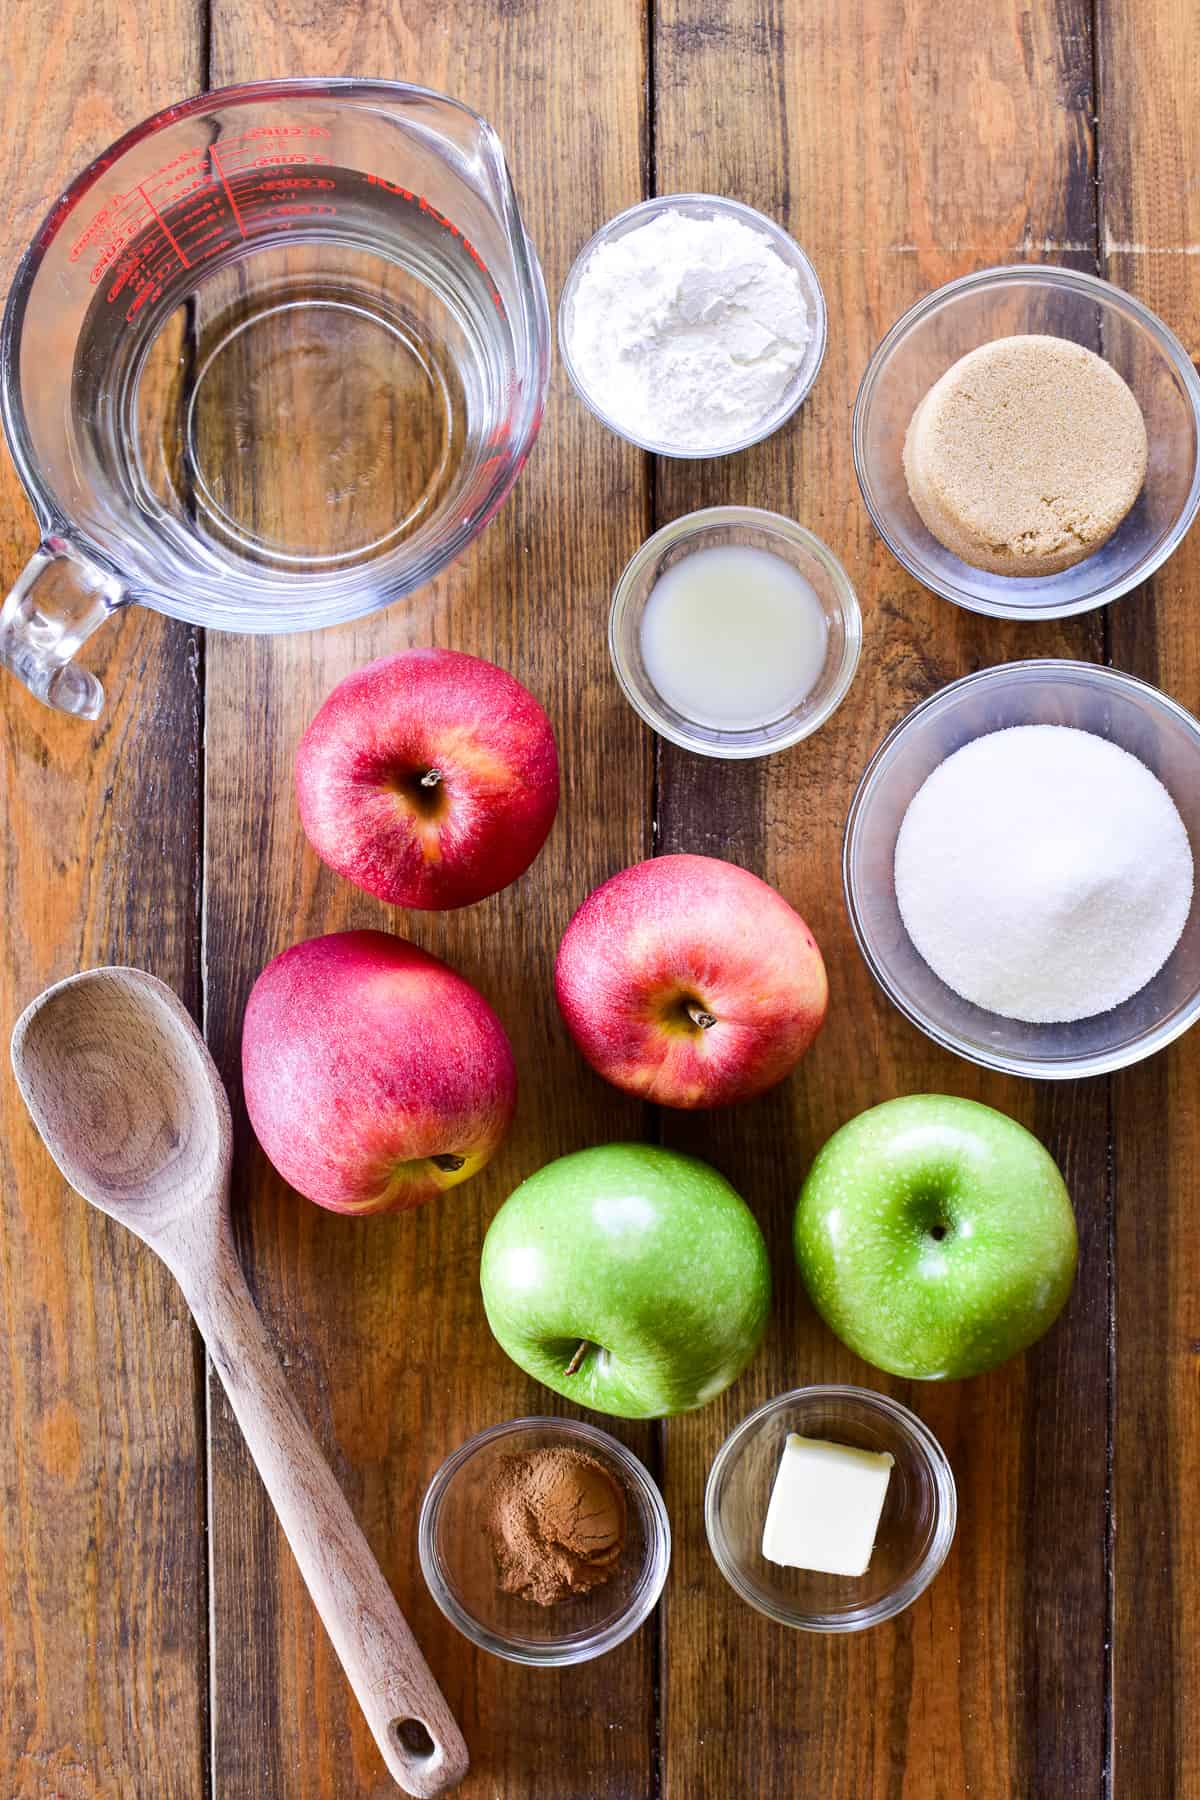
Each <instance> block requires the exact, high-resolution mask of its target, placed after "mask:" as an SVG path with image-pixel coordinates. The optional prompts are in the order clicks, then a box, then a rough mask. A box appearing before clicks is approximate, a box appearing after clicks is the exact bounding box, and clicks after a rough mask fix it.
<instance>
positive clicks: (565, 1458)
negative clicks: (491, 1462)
mask: <svg viewBox="0 0 1200 1800" xmlns="http://www.w3.org/2000/svg"><path fill="white" fill-rule="evenodd" d="M487 1528H488V1532H489V1534H490V1536H491V1539H492V1545H493V1548H494V1550H495V1553H496V1562H497V1565H498V1568H499V1574H500V1586H501V1588H502V1589H503V1590H504V1592H505V1593H507V1594H523V1595H524V1596H525V1597H526V1598H527V1599H530V1600H533V1601H536V1602H537V1604H538V1605H539V1606H553V1605H555V1604H556V1603H557V1602H558V1601H560V1600H567V1599H570V1598H571V1597H572V1596H573V1595H576V1594H586V1593H588V1592H589V1591H590V1590H591V1589H592V1588H594V1587H598V1586H599V1585H600V1583H601V1582H603V1581H607V1580H608V1579H609V1577H610V1576H611V1575H612V1573H613V1570H614V1568H615V1566H616V1564H617V1562H618V1560H619V1558H620V1555H621V1550H622V1548H623V1546H624V1542H625V1495H624V1493H623V1492H622V1490H621V1488H620V1486H619V1484H618V1483H617V1482H616V1481H615V1480H614V1479H613V1477H612V1476H611V1475H610V1474H609V1472H608V1470H607V1469H606V1468H605V1467H604V1465H603V1464H602V1463H601V1462H599V1461H598V1460H597V1458H596V1457H594V1456H590V1455H589V1454H588V1453H587V1452H586V1451H582V1450H576V1449H573V1448H571V1447H569V1446H566V1445H562V1446H554V1447H547V1448H545V1449H541V1450H534V1451H531V1452H530V1453H529V1454H528V1455H525V1456H506V1457H504V1458H503V1459H502V1460H501V1462H500V1463H499V1465H498V1467H497V1470H496V1476H495V1480H494V1482H493V1485H492V1491H491V1494H490V1496H489V1507H488V1516H487Z"/></svg>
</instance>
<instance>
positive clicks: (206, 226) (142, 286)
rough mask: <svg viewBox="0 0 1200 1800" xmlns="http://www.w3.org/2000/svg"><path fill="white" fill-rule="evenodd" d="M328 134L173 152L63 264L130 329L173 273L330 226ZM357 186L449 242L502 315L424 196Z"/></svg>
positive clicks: (284, 134)
mask: <svg viewBox="0 0 1200 1800" xmlns="http://www.w3.org/2000/svg"><path fill="white" fill-rule="evenodd" d="M330 135H331V134H330V132H329V131H328V130H326V128H325V127H324V126H320V125H287V124H278V125H258V126H252V127H250V128H249V129H248V130H246V131H243V132H233V133H228V134H225V133H223V134H222V137H221V141H220V148H219V149H218V147H217V146H216V145H212V144H197V145H195V146H193V147H192V148H190V149H187V150H183V151H180V152H179V154H178V155H176V156H174V157H172V158H171V159H170V160H169V161H168V162H165V163H163V164H162V165H161V166H160V167H159V168H157V169H155V170H154V171H153V172H152V173H150V174H148V175H146V176H144V177H143V178H142V179H141V180H140V181H139V182H137V183H136V185H135V186H134V187H132V188H131V189H130V190H129V191H128V192H127V193H119V192H118V193H114V194H110V195H109V196H108V197H107V198H106V199H105V201H104V203H103V205H102V206H101V207H100V209H99V210H98V211H97V212H96V213H95V214H94V215H93V217H92V218H91V219H90V220H89V222H88V223H87V224H86V225H85V226H84V227H83V229H82V230H81V232H80V233H79V236H78V237H77V238H76V239H75V241H74V243H73V244H72V245H71V248H70V250H69V252H68V255H69V257H70V260H71V261H72V262H81V261H82V262H85V263H87V262H90V265H91V266H90V269H89V279H90V281H91V283H92V285H93V286H94V287H98V286H99V285H100V284H101V283H104V284H105V299H106V301H107V302H108V304H109V305H116V304H118V303H122V304H124V307H125V318H126V320H127V321H129V322H132V321H133V320H134V319H135V318H136V316H137V314H138V313H139V312H140V311H141V310H142V308H143V307H144V306H145V305H147V303H148V302H150V301H152V300H156V299H158V298H159V297H160V296H161V295H162V293H163V292H164V290H165V288H166V285H167V283H168V282H169V280H170V278H171V276H172V274H173V273H174V272H177V271H178V270H179V269H183V270H187V271H191V270H193V269H195V268H196V267H198V266H199V265H201V264H203V263H206V262H208V261H210V260H211V259H212V258H213V257H217V256H221V255H222V254H224V253H226V252H228V250H229V249H230V248H231V247H232V246H233V245H234V244H235V243H237V242H239V241H241V242H247V241H249V240H250V239H251V238H252V237H254V236H256V235H263V236H266V235H268V234H270V235H272V236H274V235H276V234H282V233H285V232H289V231H293V230H296V229H299V228H302V227H303V225H304V223H305V221H306V220H308V219H313V218H330V217H336V216H337V213H338V210H339V208H338V206H337V204H336V202H335V200H334V198H333V196H335V195H336V193H337V189H338V183H337V180H336V178H335V177H334V175H333V174H332V171H331V165H330V161H329V155H328V152H327V151H325V150H324V149H323V148H322V147H321V140H323V139H328V138H329V137H330ZM361 179H362V180H364V181H366V182H367V183H369V184H370V185H371V186H372V187H374V188H377V189H381V190H382V191H383V192H384V193H387V194H393V195H395V196H396V197H397V199H399V200H402V201H403V202H405V203H406V204H410V205H413V206H415V207H417V208H418V209H419V210H420V211H421V213H423V214H424V215H425V216H426V217H427V218H429V219H431V220H432V221H433V222H434V223H435V224H436V225H438V226H439V227H440V228H441V229H442V230H444V231H446V232H447V233H449V235H450V236H451V237H453V238H454V240H455V242H456V243H457V244H459V245H460V246H461V248H462V249H463V251H464V252H465V253H466V255H467V256H469V257H470V259H471V261H472V262H473V263H474V264H475V266H476V268H477V269H478V270H479V271H480V272H481V274H482V275H483V277H484V280H485V281H486V283H487V287H488V292H489V295H490V297H491V300H492V304H493V305H494V306H495V307H496V309H497V311H498V312H500V313H502V314H503V313H504V311H505V306H504V301H503V299H502V298H501V295H500V291H499V289H498V288H497V287H496V284H495V282H494V281H493V279H492V275H491V271H490V270H489V269H488V266H487V264H486V262H485V261H484V259H483V257H482V256H481V255H480V253H479V251H478V250H477V249H476V248H475V246H474V244H473V243H472V242H471V240H470V239H469V238H468V237H467V236H466V234H465V233H464V232H463V231H462V230H460V228H459V227H458V226H457V225H456V224H455V223H454V221H453V219H450V218H448V217H447V216H446V214H445V213H443V212H441V211H439V209H438V208H437V207H436V206H434V205H433V203H432V202H431V201H430V200H428V199H426V197H425V196H424V195H423V194H419V193H416V192H414V191H413V190H412V189H410V188H405V187H401V186H399V185H397V184H396V183H394V182H391V181H388V180H385V178H384V177H383V176H382V175H374V174H370V173H368V172H366V171H363V172H362V174H361ZM154 226H157V227H158V233H161V237H160V236H159V235H158V233H154V232H153V231H152V230H151V228H152V227H154ZM148 233H150V235H149V237H147V234H148Z"/></svg>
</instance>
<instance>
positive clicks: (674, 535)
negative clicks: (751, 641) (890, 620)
mask: <svg viewBox="0 0 1200 1800" xmlns="http://www.w3.org/2000/svg"><path fill="white" fill-rule="evenodd" d="M725 544H744V545H748V546H750V548H752V549H757V550H769V551H771V552H772V554H773V555H775V556H781V557H782V558H783V559H784V561H785V562H788V563H790V564H791V566H792V567H793V568H794V569H797V570H798V571H799V572H800V574H801V575H803V576H804V578H805V580H806V581H807V582H808V583H809V584H810V585H811V587H812V588H813V590H814V592H815V593H816V595H817V598H818V600H819V601H820V602H821V606H822V608H823V610H824V613H825V621H826V625H827V627H828V639H827V643H826V648H825V663H824V666H823V668H822V670H821V673H820V675H819V676H818V678H817V680H816V682H815V684H814V685H813V687H812V688H810V689H809V691H808V693H807V694H806V695H805V696H804V698H803V700H802V701H801V702H800V704H799V705H798V706H795V707H793V708H792V709H791V711H789V712H786V713H783V714H782V715H781V716H780V717H779V718H777V719H772V720H770V721H769V722H768V723H767V724H765V725H757V726H754V727H752V728H750V729H748V730H745V731H740V730H739V731H734V730H719V729H717V728H716V727H714V726H711V725H704V724H701V723H699V722H698V721H697V720H695V719H689V718H687V717H686V716H685V715H684V714H683V713H681V712H678V711H677V710H676V708H675V707H673V706H672V705H671V704H670V702H669V701H668V700H666V699H665V698H664V697H663V696H662V695H661V694H660V693H659V692H658V690H657V688H656V687H655V686H654V683H653V682H652V681H651V679H650V676H649V673H648V672H647V669H646V665H645V662H644V660H643V658H642V615H643V613H644V612H645V610H646V603H647V601H648V600H649V598H650V595H651V593H652V592H653V589H654V585H655V583H656V582H657V581H658V580H659V579H660V577H661V576H663V575H665V574H666V572H667V570H668V569H670V568H673V567H674V566H675V564H676V563H678V562H681V561H682V560H683V558H684V557H685V556H691V555H692V554H693V553H694V552H695V551H697V550H711V549H713V548H714V547H715V546H716V545H725ZM731 604H736V597H735V596H734V597H731ZM861 648H862V614H861V613H860V612H859V608H858V599H857V597H856V595H855V592H854V589H853V587H852V586H851V585H850V578H849V576H848V575H847V574H846V571H845V569H843V567H842V565H841V563H840V562H839V561H838V559H837V557H836V556H835V555H834V554H833V552H832V550H829V549H827V548H826V546H825V545H824V544H823V543H822V542H821V540H820V538H819V537H815V536H814V535H813V533H812V532H811V531H808V530H806V529H805V527H804V526H803V525H797V524H796V523H795V522H794V520H792V519H785V518H783V517H782V515H781V514H779V513H773V512H763V511H762V510H760V508H758V507H755V506H708V507H704V508H703V509H702V510H701V511H699V512H693V513H687V514H686V515H685V516H684V517H683V518H682V519H675V520H674V521H673V522H672V523H671V524H670V525H664V526H663V528H662V530H661V531H656V532H655V533H654V536H653V537H650V538H647V539H646V542H645V543H644V544H643V545H642V546H641V548H640V550H637V551H635V553H634V555H633V556H632V557H631V558H630V560H629V562H628V563H627V564H626V566H625V571H624V573H623V574H622V576H621V579H620V581H618V583H617V586H616V590H615V592H614V594H613V601H612V610H611V612H610V613H609V618H608V651H609V655H610V656H611V657H612V665H613V668H614V669H615V670H616V675H617V680H618V681H619V682H620V684H621V687H622V689H623V690H624V693H625V698H626V699H627V700H628V701H629V704H630V705H631V706H632V707H633V709H634V711H635V712H636V713H639V714H640V715H641V717H642V718H643V719H644V720H645V721H646V724H647V725H649V726H650V727H651V728H652V730H654V731H657V732H658V733H659V734H660V735H661V736H662V737H665V738H669V739H670V740H671V742H672V743H673V744H679V745H680V746H681V747H682V748H683V749H684V750H693V751H695V753H696V754H697V755H698V756H717V757H724V758H726V759H729V760H741V759H744V758H746V757H753V756H770V755H771V754H773V752H775V751H776V750H786V749H787V748H788V747H789V745H791V744H798V743H799V742H800V740H801V738H806V737H808V736H809V735H810V734H811V733H812V732H814V731H816V730H817V728H818V727H819V726H821V725H823V724H824V723H825V721H826V719H828V718H829V716H830V714H831V713H833V712H835V711H836V709H837V708H838V707H839V706H840V705H841V703H842V701H843V700H844V699H845V697H846V693H847V691H848V689H849V687H850V683H851V682H852V681H853V679H854V671H855V669H856V668H857V666H858V655H859V651H860V650H861Z"/></svg>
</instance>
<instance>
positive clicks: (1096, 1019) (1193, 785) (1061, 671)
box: [842, 658, 1200, 1081]
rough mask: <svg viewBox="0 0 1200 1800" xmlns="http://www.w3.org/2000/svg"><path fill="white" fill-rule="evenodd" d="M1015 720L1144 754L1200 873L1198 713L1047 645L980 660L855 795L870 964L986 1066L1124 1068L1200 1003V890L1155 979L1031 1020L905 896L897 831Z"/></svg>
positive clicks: (1051, 1071) (862, 917)
mask: <svg viewBox="0 0 1200 1800" xmlns="http://www.w3.org/2000/svg"><path fill="white" fill-rule="evenodd" d="M1010 725H1072V726H1075V727H1076V728H1077V729H1078V730H1080V731H1091V732H1094V733H1095V734H1096V735H1097V736H1098V737H1103V738H1108V739H1110V740H1111V742H1112V743H1114V744H1118V745H1119V746H1120V748H1121V749H1122V750H1128V751H1129V752H1130V753H1131V754H1132V755H1134V756H1136V757H1138V758H1139V760H1140V761H1141V762H1143V763H1144V764H1145V765H1146V767H1147V768H1148V769H1150V770H1151V772H1152V773H1153V774H1155V775H1157V776H1158V779H1159V780H1160V781H1161V782H1162V783H1163V785H1164V786H1165V787H1166V788H1167V790H1168V791H1169V793H1170V795H1171V798H1172V799H1173V800H1174V802H1175V804H1176V806H1177V807H1178V808H1179V812H1180V816H1181V817H1182V819H1183V822H1184V824H1185V826H1186V827H1187V832H1188V836H1189V837H1190V839H1191V842H1192V854H1193V856H1194V857H1195V858H1196V860H1197V865H1198V869H1197V873H1198V875H1200V723H1198V722H1197V721H1196V720H1195V719H1194V718H1193V717H1192V715H1191V714H1190V713H1188V712H1185V711H1184V709H1183V707H1182V706H1178V705H1177V704H1176V703H1175V701H1174V700H1170V699H1168V698H1167V696H1166V695H1165V694H1160V693H1159V692H1158V690H1157V689H1156V688H1152V687H1150V686H1149V685H1148V684H1147V683H1146V682H1144V681H1138V680H1136V679H1135V678H1134V676H1132V675H1124V674H1122V673H1120V672H1119V671H1118V670H1116V669H1107V668H1101V667H1100V666H1098V665H1097V664H1095V663H1080V662H1063V661H1056V660H1053V659H1050V658H1047V659H1045V660H1039V661H1035V662H1018V663H1005V664H1002V665H1001V666H1000V667H998V668H994V669H981V670H979V671H978V672H977V673H976V674H974V675H967V676H964V678H963V679H962V680H961V681H955V682H951V684H950V686H949V687H944V688H942V689H941V690H940V692H938V693H936V694H934V695H932V696H931V697H930V698H929V699H928V700H924V701H922V703H921V704H920V705H919V706H917V707H914V708H913V710H912V712H910V713H909V714H908V716H907V717H906V718H904V719H902V720H901V721H900V723H899V725H897V726H896V728H895V729H894V730H893V731H892V732H891V733H890V734H889V736H888V737H886V738H885V739H884V741H883V743H882V744H881V745H880V747H879V749H878V750H877V751H876V752H875V754H874V756H873V757H872V758H871V761H870V762H869V763H868V764H867V768H866V771H865V773H864V774H863V777H862V779H861V781H860V782H859V784H858V790H857V792H856V793H855V796H854V799H853V801H852V802H851V805H850V813H849V816H848V818H847V820H846V837H845V844H844V847H843V852H842V874H843V879H844V881H845V887H846V904H847V907H848V909H849V913H850V923H851V925H852V926H853V927H854V935H855V937H856V938H857V939H858V945H859V949H860V950H861V951H862V953H863V955H864V957H865V958H866V961H867V966H868V967H869V969H870V970H871V973H872V974H873V975H874V977H875V979H876V981H877V982H878V983H879V985H880V987H881V988H882V989H883V991H884V993H885V994H886V995H887V996H888V998H889V999H890V1000H891V1001H892V1002H893V1004H894V1005H896V1006H897V1007H899V1009H900V1011H901V1012H902V1013H903V1014H904V1016H905V1018H907V1019H910V1020H911V1021H912V1023H913V1024H914V1025H916V1026H918V1027H919V1028H920V1030H922V1031H923V1032H925V1034H926V1035H927V1036H928V1037H931V1038H932V1039H933V1040H934V1042H935V1043H938V1044H941V1045H943V1046H944V1048H945V1049H947V1050H953V1051H954V1052H955V1053H956V1054H957V1055H959V1056H965V1057H966V1058H967V1060H968V1061H969V1062H973V1063H978V1064H979V1065H980V1066H981V1067H982V1068H985V1069H1003V1070H1005V1071H1006V1072H1007V1073H1009V1074H1012V1075H1027V1076H1031V1077H1036V1078H1038V1079H1040V1080H1051V1081H1053V1080H1073V1079H1078V1078H1080V1077H1082V1076H1085V1075H1103V1074H1107V1073H1108V1072H1109V1071H1111V1070H1113V1069H1122V1068H1125V1067H1126V1066H1127V1065H1128V1064H1130V1063H1135V1062H1140V1061H1141V1060H1142V1058H1143V1057H1146V1056H1151V1055H1153V1053H1154V1052H1155V1051H1156V1050H1161V1049H1162V1047H1163V1046H1164V1045H1165V1044H1169V1043H1170V1042H1171V1041H1172V1040H1173V1039H1174V1038H1177V1037H1179V1036H1180V1035H1181V1034H1182V1033H1183V1032H1185V1031H1186V1030H1187V1029H1188V1027H1189V1026H1190V1025H1192V1024H1193V1023H1194V1022H1195V1020H1196V1019H1197V1017H1200V891H1197V892H1196V893H1194V894H1193V897H1192V909H1191V912H1190V914H1189V915H1188V921H1187V924H1186V925H1185V926H1184V930H1183V936H1182V937H1181V938H1180V940H1179V942H1178V944H1177V945H1176V946H1175V949H1174V950H1173V951H1172V952H1171V955H1170V956H1169V957H1168V958H1167V961H1166V962H1165V963H1164V965H1163V967H1162V968H1161V969H1160V970H1159V972H1158V974H1157V975H1156V976H1155V977H1154V979H1153V980H1152V981H1151V982H1149V983H1148V984H1147V985H1146V986H1145V987H1144V988H1142V990H1141V992H1140V993H1137V994H1134V995H1133V996H1132V997H1131V998H1130V999H1128V1000H1126V1001H1125V1002H1124V1004H1123V1005H1121V1006H1117V1007H1114V1008H1113V1010H1112V1011H1111V1012H1106V1013H1097V1014H1095V1015H1094V1016H1093V1017H1092V1018H1090V1019H1077V1020H1074V1021H1072V1022H1071V1023H1069V1024H1063V1025H1030V1024H1025V1023H1023V1022H1022V1021H1020V1020H1018V1019H1002V1018H1001V1017H1000V1016H999V1015H998V1014H996V1013H990V1012H985V1011H984V1010H983V1008H982V1007H979V1006H973V1005H972V1004H971V1002H970V1001H969V1000H964V999H962V997H961V996H960V995H958V994H956V993H954V992H953V990H952V989H950V988H948V987H947V986H946V985H945V983H944V982H943V981H941V980H939V978H938V977H937V976H936V975H935V974H934V972H933V970H932V969H931V968H930V967H929V965H928V963H927V962H925V960H924V959H923V958H922V957H921V956H920V955H919V954H918V952H917V950H916V948H915V947H914V945H913V943H912V941H911V939H910V938H909V935H908V933H907V931H906V930H905V929H904V922H903V920H902V919H901V917H900V909H899V907H898V906H897V904H896V885H895V860H896V838H897V836H898V835H899V831H900V825H901V822H902V821H903V818H904V815H905V813H906V812H907V811H908V806H909V802H910V801H911V800H912V798H913V796H914V794H915V793H916V792H917V790H918V788H920V787H921V786H922V784H923V783H924V782H925V780H926V779H927V778H928V777H929V776H930V775H931V774H932V773H933V771H934V769H936V768H937V766H938V764H939V763H942V762H944V761H945V760H946V758H947V757H948V756H950V755H951V754H952V753H953V752H954V751H955V750H958V749H961V747H962V746H963V745H964V744H967V743H970V742H971V741H972V740H973V739H974V738H977V737H983V736H984V735H985V734H986V733H988V732H991V731H1002V730H1004V729H1005V727H1006V726H1010Z"/></svg>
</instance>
